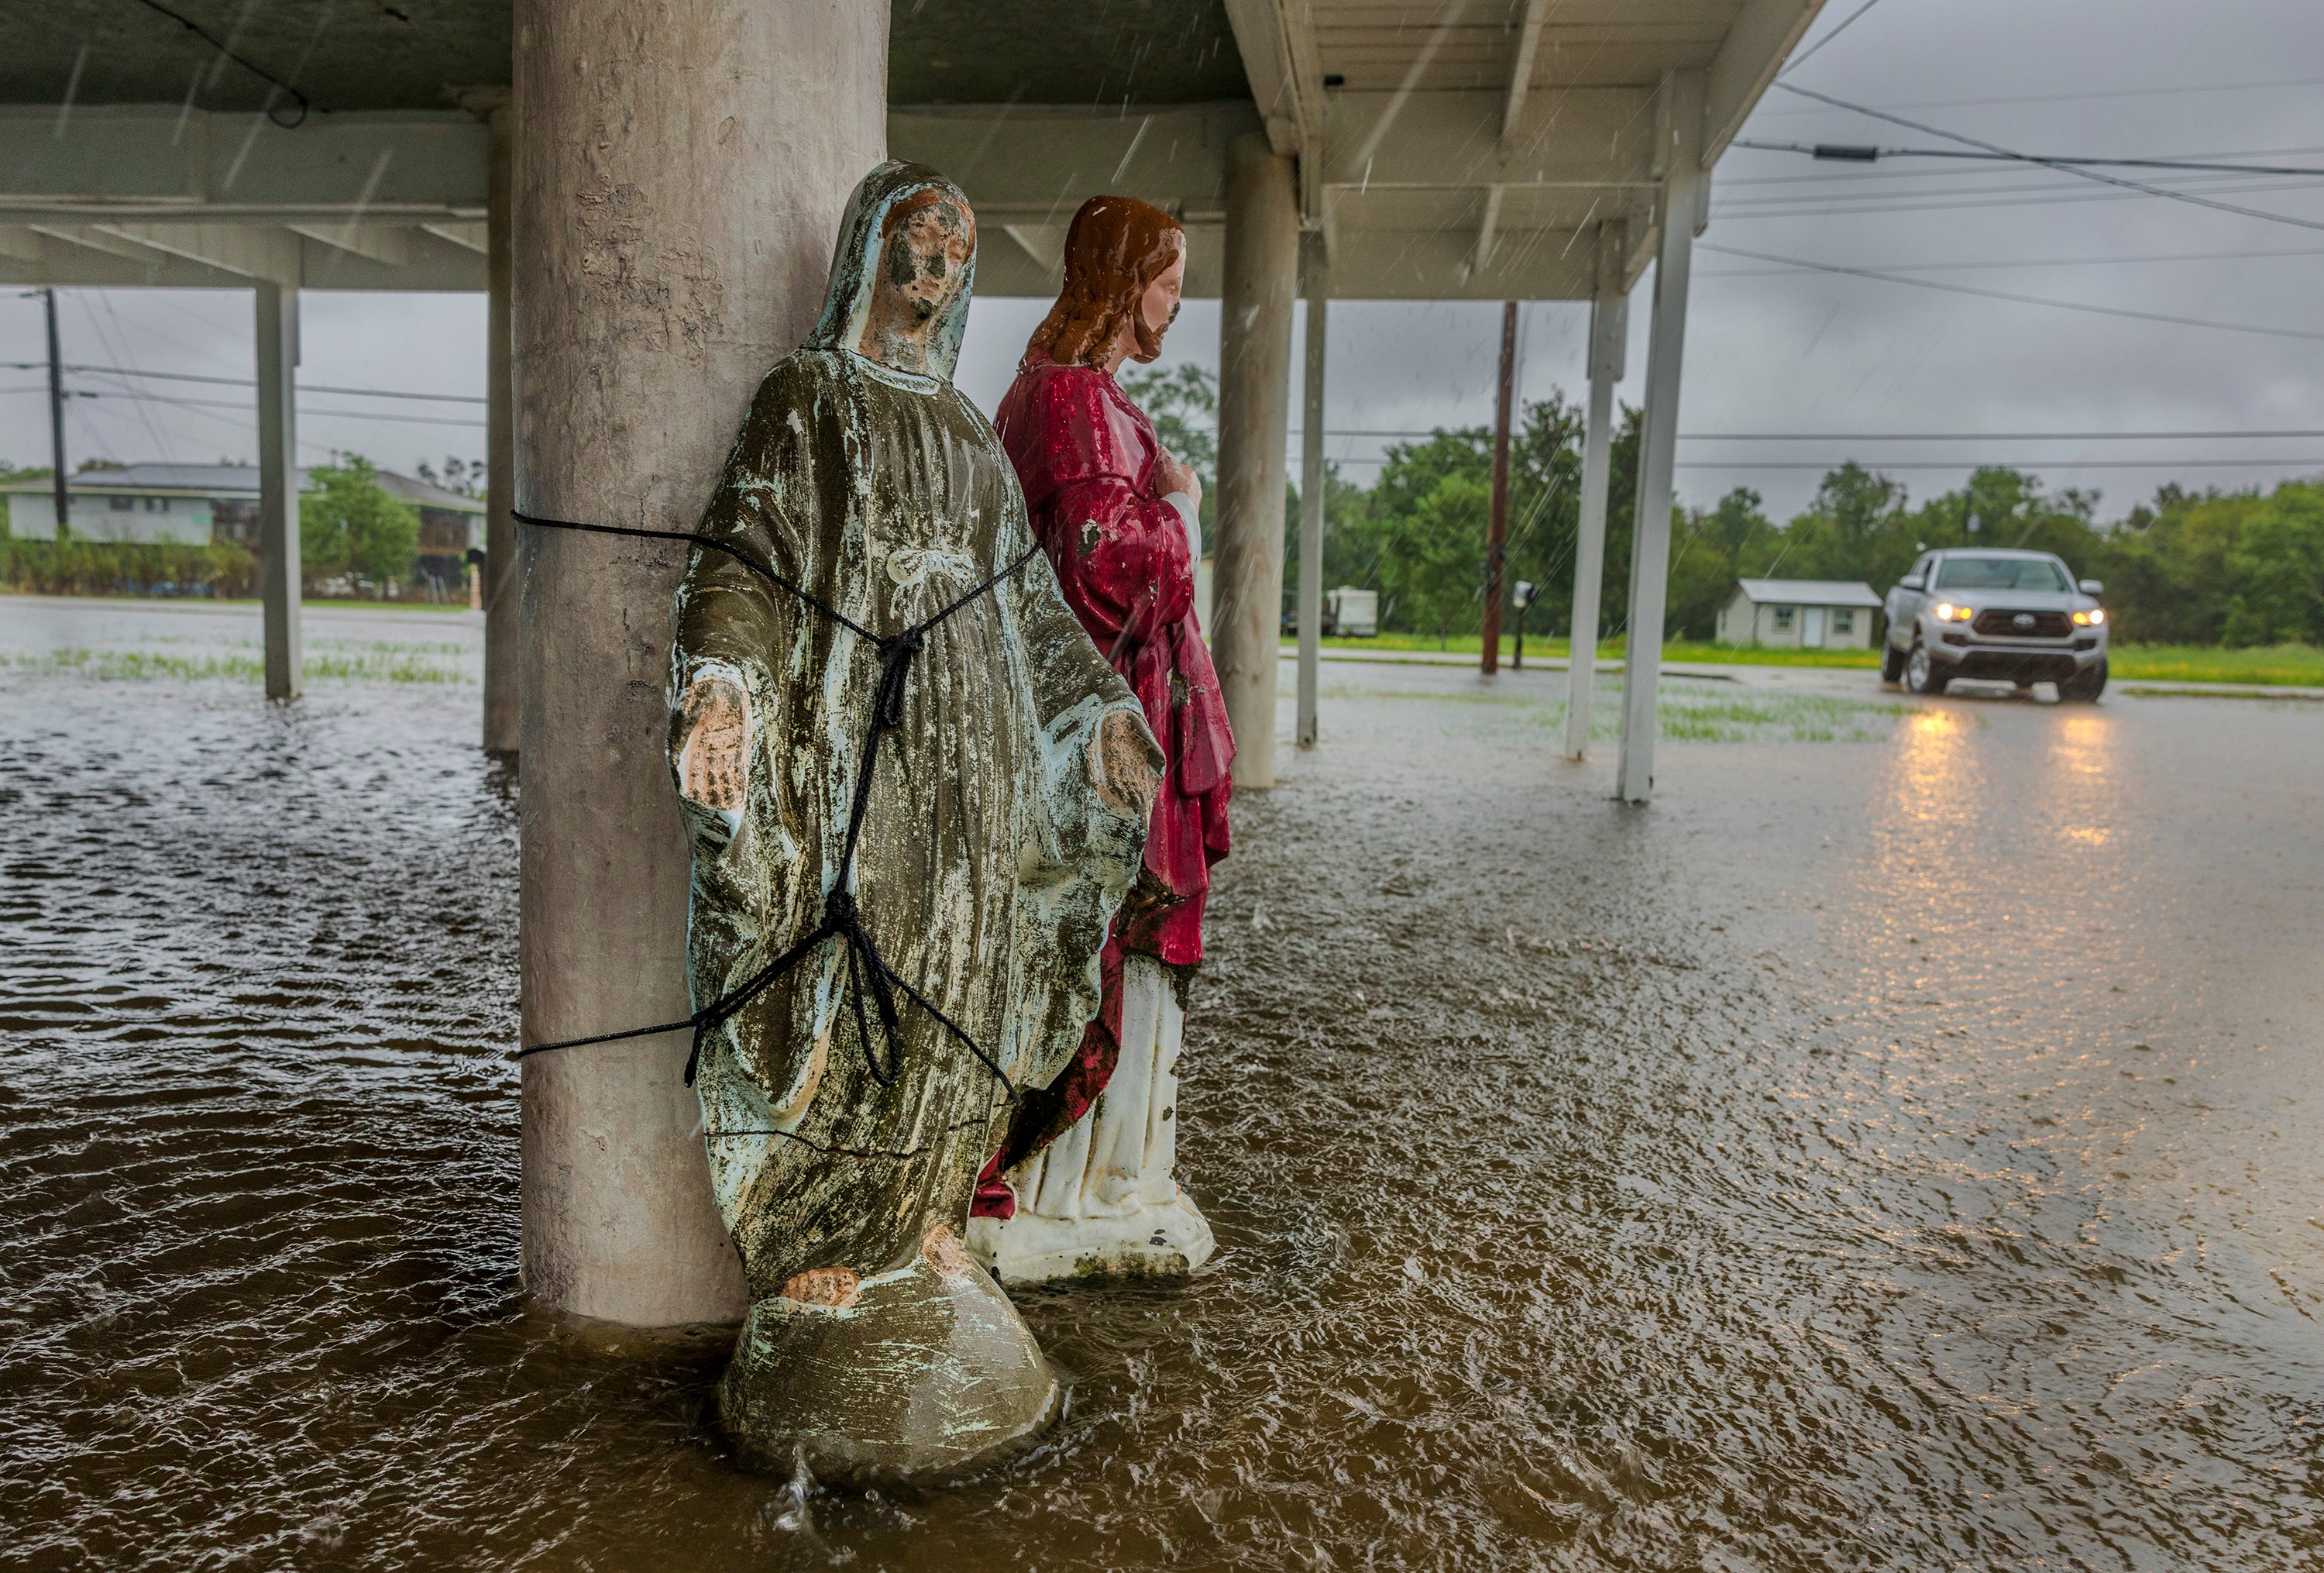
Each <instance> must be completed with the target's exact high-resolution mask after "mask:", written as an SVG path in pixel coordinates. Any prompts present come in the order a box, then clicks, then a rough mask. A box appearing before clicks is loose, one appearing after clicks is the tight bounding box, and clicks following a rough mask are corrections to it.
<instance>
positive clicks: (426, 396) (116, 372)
mask: <svg viewBox="0 0 2324 1573" xmlns="http://www.w3.org/2000/svg"><path fill="white" fill-rule="evenodd" d="M48 364H49V363H48V362H46V361H27V360H12V361H0V365H5V366H6V367H7V368H8V369H10V370H12V371H32V370H36V369H38V368H39V367H41V366H44V365H48ZM64 369H65V370H67V371H69V372H88V373H92V374H95V375H103V376H109V377H151V378H154V379H156V380H158V381H161V382H170V383H212V384H217V385H218V386H220V387H227V388H254V387H256V386H257V385H258V379H257V378H255V377H206V376H198V375H195V374H194V373H192V372H149V371H141V370H139V369H138V368H137V367H135V366H118V365H69V366H67V367H65V368H64ZM297 387H298V390H299V392H300V393H345V394H352V395H355V396H357V397H361V398H365V399H421V400H425V401H427V402H429V403H438V404H482V403H486V400H485V399H484V395H483V394H481V393H407V392H405V391H403V390H402V389H400V388H335V387H332V386H329V385H328V384H323V383H300V384H297ZM381 419H382V420H384V419H386V417H384V416H382V417H381Z"/></svg>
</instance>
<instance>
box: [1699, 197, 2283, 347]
mask: <svg viewBox="0 0 2324 1573" xmlns="http://www.w3.org/2000/svg"><path fill="white" fill-rule="evenodd" d="M2318 227H2319V228H2324V225H2319V226H2318ZM1695 244H1696V245H1697V247H1698V248H1699V249H1701V250H1703V251H1712V252H1717V253H1719V254H1720V255H1721V256H1739V257H1748V258H1749V259H1750V260H1751V261H1753V262H1765V263H1784V264H1788V265H1790V266H1793V267H1799V268H1805V269H1807V270H1809V271H1810V272H1812V273H1840V274H1842V275H1844V276H1846V277H1849V278H1856V279H1877V280H1879V281H1880V282H1882V283H1886V284H1909V285H1911V286H1912V287H1913V288H1914V289H1916V290H1941V291H1945V292H1946V293H1947V294H1950V295H1972V296H1975V297H1977V298H1978V299H1979V300H1986V301H2013V302H2015V303H2016V304H2018V305H2021V306H2050V307H2053V308H2055V309H2057V310H2061V311H2089V312H2093V313H2095V314H2097V315H2098V316H2100V317H2128V318H2132V319H2135V320H2137V321H2141V322H2170V323H2175V324H2177V325H2178V326H2180V327H2182V328H2219V329H2222V330H2224V331H2226V332H2228V333H2256V334H2260V335H2263V336H2264V337H2266V338H2305V339H2310V340H2324V333H2310V332H2309V331H2307V330H2306V329H2304V328H2263V327H2261V326H2259V325H2258V324H2256V323H2251V322H2217V321H2213V320H2212V319H2209V318H2205V317H2173V316H2171V315H2168V314H2167V313H2164V312H2160V311H2135V310H2130V309H2129V308H2128V307H2124V306H2098V305H2093V304H2091V303H2090V302H2089V301H2053V300H2052V299H2050V298H2049V297H2048V296H2045V295H2019V294H2015V293H2013V292H2011V291H2006V290H1983V289H1979V288H1978V287H1977V286H1975V285H1973V284H1949V283H1946V282H1943V281H1941V280H1939V279H1914V278H1907V277H1905V276H1904V274H1902V273H1882V272H1880V271H1879V270H1878V269H1877V268H1850V267H1842V266H1841V265H1840V264H1838V263H1819V262H1809V261H1807V260H1806V259H1805V258H1803V257H1795V256H1774V255H1771V254H1768V253H1766V252H1763V251H1745V250H1743V249H1742V248H1741V247H1739V246H1732V245H1711V244H1710V243H1709V242H1707V241H1697V242H1696V243H1695Z"/></svg>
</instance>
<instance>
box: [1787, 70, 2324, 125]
mask: <svg viewBox="0 0 2324 1573" xmlns="http://www.w3.org/2000/svg"><path fill="white" fill-rule="evenodd" d="M2269 88H2324V77H2276V78H2272V79H2269V80H2266V81H2262V82H2209V83H2200V84H2197V85H2195V86H2192V87H2188V86H2177V85H2174V86H2172V87H2168V88H2099V89H2098V90H2097V91H2094V92H2089V93H2018V94H2014V95H2002V96H2000V97H1986V98H1914V99H1910V100H1907V101H1906V102H1904V103H1903V104H1900V105H1898V106H1897V107H1898V108H1900V109H1970V108H1982V107H1984V106H1987V105H1992V104H2077V103H2081V102H2084V101H2086V100H2089V99H2093V98H2159V97H2172V96H2174V95H2177V94H2181V93H2258V92H2264V91H2266V90H2267V89H2269ZM1761 113H1763V114H1764V115H1765V116H1766V117H1767V118H1769V119H1775V120H1792V119H1796V118H1798V117H1799V116H1803V115H1813V114H1816V113H1817V111H1816V110H1813V109H1770V110H1764V111H1762V112H1761Z"/></svg>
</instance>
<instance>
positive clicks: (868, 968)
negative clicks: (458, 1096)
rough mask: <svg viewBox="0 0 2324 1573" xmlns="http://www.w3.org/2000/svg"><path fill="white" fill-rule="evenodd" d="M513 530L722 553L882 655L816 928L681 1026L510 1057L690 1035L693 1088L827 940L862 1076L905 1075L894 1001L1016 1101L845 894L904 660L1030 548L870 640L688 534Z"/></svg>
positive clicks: (991, 1062)
mask: <svg viewBox="0 0 2324 1573" xmlns="http://www.w3.org/2000/svg"><path fill="white" fill-rule="evenodd" d="M509 512H510V513H511V514H512V515H513V516H514V517H515V518H516V519H517V520H518V521H519V522H520V523H525V524H530V525H534V526H536V527H538V528H540V529H543V530H579V531H584V532H587V533H589V534H592V535H630V536H635V537H638V538H639V539H641V540H646V541H687V542H689V543H691V544H693V545H696V546H701V547H707V548H708V549H710V550H711V551H721V552H724V553H725V554H726V555H727V556H728V557H731V558H733V560H735V561H736V562H739V563H741V564H742V566H743V567H744V568H746V569H750V570H751V571H752V573H754V574H757V575H758V576H759V577H760V578H762V579H765V580H766V581H767V582H768V583H769V584H770V585H774V586H776V587H778V588H781V589H784V590H788V592H789V593H790V594H792V595H794V596H796V597H798V598H799V599H800V600H801V601H804V602H805V603H806V604H807V605H808V606H812V607H814V608H815V609H816V611H818V612H820V613H822V614H823V615H825V616H826V617H828V618H830V619H831V620H832V621H833V622H835V623H836V624H838V625H840V626H841V627H843V628H845V629H847V630H848V631H849V632H850V633H852V634H855V635H856V636H857V637H859V638H862V639H865V640H869V641H870V642H871V646H872V648H873V649H875V650H877V651H878V652H879V654H880V681H879V684H878V686H877V687H876V688H874V689H872V693H871V721H870V724H869V725H868V726H867V727H866V728H865V732H864V739H863V763H862V766H861V767H859V768H858V769H857V771H856V773H855V794H854V798H853V801H852V802H851V804H850V805H849V808H848V813H847V839H846V842H845V844H844V847H842V849H841V851H840V855H839V869H838V872H837V874H835V875H834V877H833V880H832V885H831V890H830V892H829V893H827V894H825V897H824V898H823V921H821V922H820V923H818V924H817V925H816V927H815V929H814V930H812V931H810V932H809V933H808V934H807V937H806V938H805V939H801V940H800V941H799V942H798V944H796V945H794V946H792V947H791V948H789V949H788V950H786V951H784V952H783V953H782V954H781V955H780V956H778V957H776V958H774V959H773V960H772V961H770V962H769V963H767V965H766V966H764V967H761V968H760V969H759V970H758V971H756V972H754V973H752V975H751V976H749V977H747V978H745V979H743V980H742V982H741V983H740V984H737V985H735V986H734V987H733V988H731V989H729V990H727V991H726V992H725V993H724V994H723V995H719V996H718V997H717V998H716V999H715V1000H713V1001H711V1002H710V1003H709V1004H706V1005H705V1006H703V1007H702V1008H701V1009H700V1010H698V1011H696V1012H695V1013H693V1014H692V1015H690V1016H688V1017H687V1018H686V1019H685V1020H683V1021H678V1022H662V1023H660V1024H659V1025H658V1026H652V1027H632V1028H631V1029H630V1030H629V1031H627V1032H600V1033H598V1034H596V1035H595V1036H594V1037H589V1038H567V1039H566V1040H565V1041H562V1042H557V1043H534V1044H531V1045H530V1046H528V1047H524V1048H520V1049H519V1050H517V1058H518V1059H525V1058H526V1057H528V1056H530V1055H534V1054H548V1053H551V1052H553V1051H555V1050H559V1049H581V1048H586V1047H587V1046H588V1045H590V1044H592V1043H614V1042H619V1041H622V1039H625V1038H650V1037H653V1036H655V1035H656V1034H658V1033H661V1032H679V1031H690V1032H692V1033H693V1035H694V1041H693V1046H692V1049H691V1050H690V1051H689V1052H688V1053H687V1057H686V1085H687V1086H688V1087H692V1086H693V1085H694V1073H695V1071H696V1069H697V1068H698V1067H699V1066H700V1064H701V1062H702V1043H703V1040H704V1039H705V1037H706V1036H708V1034H709V1033H710V1032H711V1030H712V1029H713V1028H715V1027H716V1026H718V1025H719V1024H720V1023H721V1022H725V1021H726V1020H727V1019H728V1018H730V1017H732V1016H733V1015H734V1014H735V1013H737V1012H739V1011H740V1010H742V1007H743V1006H744V1005H746V1004H750V1003H751V1001H752V1000H753V999H754V998H756V997H757V996H758V995H760V994H761V992H762V991H764V990H765V989H766V988H767V987H769V986H770V985H772V984H774V983H775V982H777V981H778V980H779V979H780V978H781V977H782V976H784V975H785V974H787V973H788V972H789V971H790V970H791V969H792V968H793V967H797V966H798V964H799V963H800V962H802V961H804V960H806V959H807V957H808V956H809V955H810V954H812V953H813V952H814V950H815V949H816V947H817V946H819V945H821V944H822V943H823V942H824V941H825V940H826V939H837V940H839V941H840V942H841V943H842V944H843V945H844V946H845V947H846V950H847V992H848V999H849V1003H850V1004H851V1005H852V1007H853V1011H854V1014H855V1034H856V1041H858V1042H859V1043H860V1044H861V1045H862V1050H863V1065H864V1069H867V1070H869V1071H870V1072H871V1079H872V1080H874V1081H876V1082H878V1083H879V1084H880V1085H881V1087H893V1086H894V1085H895V1083H896V1078H897V1077H898V1076H899V1075H901V1074H902V1073H903V1068H904V1051H903V1049H902V1048H901V1046H900V1045H899V1044H898V1043H897V1041H896V1032H897V1029H898V1027H899V1025H900V1023H901V1021H902V1013H901V1012H900V1011H899V1009H898V1006H897V995H899V994H900V995H902V996H903V997H904V999H905V1000H907V1001H908V1002H909V1003H910V1004H916V1005H918V1006H919V1008H920V1009H921V1010H923V1011H925V1012H926V1013H927V1014H928V1015H929V1016H930V1017H932V1018H933V1019H934V1020H935V1021H936V1024H937V1025H939V1026H941V1027H942V1028H944V1030H945V1032H950V1033H951V1034H952V1035H953V1036H954V1037H955V1038H957V1039H959V1040H960V1041H961V1042H962V1043H964V1044H965V1045H966V1046H967V1048H968V1051H969V1052H970V1053H971V1054H973V1055H975V1056H976V1058H977V1059H979V1060H980V1061H982V1064H983V1066H984V1068H985V1069H987V1070H989V1071H991V1073H992V1076H993V1079H995V1080H996V1081H998V1082H1000V1083H1001V1090H1002V1091H1004V1092H1005V1093H1007V1094H1008V1095H1009V1101H1010V1103H1012V1104H1013V1103H1015V1102H1017V1101H1018V1098H1019V1093H1018V1091H1017V1085H1016V1083H1014V1082H1012V1081H1010V1079H1009V1073H1008V1072H1007V1071H1005V1070H1003V1069H1001V1066H1000V1063H999V1062H998V1061H997V1060H995V1059H993V1058H992V1056H991V1055H990V1054H987V1053H986V1052H985V1051H984V1050H982V1048H980V1047H979V1046H978V1045H977V1041H976V1040H975V1039H973V1038H972V1037H970V1036H969V1035H968V1033H967V1032H965V1031H964V1029H963V1028H962V1027H961V1026H960V1024H959V1023H958V1022H954V1020H953V1019H952V1018H951V1017H950V1016H947V1015H945V1013H943V1012H942V1011H940V1010H938V1009H936V1006H935V1005H934V1004H931V1003H930V1002H929V1001H928V999H927V996H926V995H922V994H921V993H920V992H919V991H918V989H916V988H914V987H913V986H912V985H910V984H908V983H907V982H905V981H904V978H903V976H902V974H900V973H899V972H897V971H896V969H895V968H894V967H890V966H889V965H888V963H887V961H886V959H885V958H882V957H881V954H880V947H879V946H878V945H877V944H875V943H873V941H872V939H871V930H869V929H867V928H866V927H864V924H863V915H862V911H861V910H860V909H858V908H857V906H856V904H855V893H854V892H853V890H851V889H850V888H849V886H850V885H851V884H853V878H854V871H855V846H856V842H857V841H858V840H859V839H860V838H861V837H862V834H863V819H864V816H865V814H866V813H867V812H868V811H869V810H870V809H871V774H872V772H873V770H874V769H875V768H876V767H877V766H878V764H879V762H880V737H881V734H882V733H885V732H890V731H892V730H894V729H896V728H897V727H899V726H902V725H903V724H904V685H905V681H906V680H907V679H908V677H909V676H910V675H911V670H912V658H913V657H915V656H917V655H918V654H919V652H921V651H922V650H924V649H926V648H927V636H928V632H929V630H931V629H933V628H934V627H936V625H937V624H939V623H942V622H943V621H944V620H945V618H947V617H949V616H951V615H953V614H954V612H957V611H959V610H960V609H961V608H962V607H963V606H967V605H968V604H969V603H970V602H971V601H973V600H975V599H976V598H977V597H980V596H982V595H983V594H985V593H986V592H987V591H989V590H991V589H992V588H994V587H995V586H997V585H999V584H1000V583H1001V580H1003V579H1005V578H1008V577H1009V576H1010V574H1013V573H1015V572H1016V571H1017V570H1018V569H1020V568H1022V567H1024V566H1025V565H1026V564H1027V563H1028V562H1030V561H1031V560H1033V557H1034V555H1035V554H1036V553H1037V552H1038V551H1040V550H1041V549H1040V547H1039V545H1038V544H1035V545H1032V546H1028V547H1027V548H1026V549H1025V551H1024V553H1023V555H1021V556H1019V558H1017V560H1015V561H1013V562H1011V563H1010V564H1009V565H1008V566H1007V567H1006V568H1003V569H1001V570H1000V571H999V572H997V573H995V574H993V575H992V577H991V578H988V579H986V580H985V581H984V582H983V583H982V584H980V585H978V586H977V587H976V588H974V589H973V590H971V591H969V592H968V593H967V594H966V595H964V596H963V597H960V598H959V599H958V600H956V601H954V602H953V603H952V604H951V605H950V606H945V608H944V609H943V610H942V611H940V612H938V613H936V615H934V616H930V617H923V618H922V619H921V620H920V621H918V622H917V623H915V624H913V625H911V626H909V627H908V628H901V629H899V630H898V631H897V632H895V633H893V634H874V633H872V632H871V630H870V629H869V628H866V627H864V626H863V625H862V624H861V623H858V622H856V621H854V620H853V618H851V617H849V616H848V615H846V614H845V613H844V612H841V611H840V610H839V609H838V608H837V607H835V606H832V605H831V604H830V603H828V602H826V601H825V600H823V599H821V598H820V597H816V595H814V594H813V593H811V592H810V591H808V590H807V589H806V588H804V587H802V586H800V585H798V584H795V583H793V582H792V581H791V580H789V579H787V578H784V577H783V576H782V575H780V574H779V573H777V572H776V571H775V570H774V569H771V568H770V567H768V566H767V565H766V564H765V563H762V562H761V561H760V560H758V559H756V558H755V557H752V555H751V554H750V553H748V552H746V551H742V548H740V547H738V546H736V545H735V544H734V543H733V542H732V541H720V540H717V539H715V538H714V537H712V536H708V535H704V534H701V533H699V532H695V531H690V530H635V529H630V528H628V527H626V526H622V525H615V524H583V523H576V521H574V520H571V519H544V518H541V517H539V516H538V515H537V514H527V513H524V512H522V511H521V510H519V509H513V508H512V509H511V510H509ZM867 993H869V994H870V995H871V1012H870V1013H866V1011H865V1009H864V1004H863V996H864V995H865V994H867ZM873 1015H876V1016H878V1018H879V1021H880V1032H881V1039H882V1040H883V1041H884V1042H885V1044H886V1048H887V1061H888V1062H887V1064H886V1065H885V1066H884V1067H883V1066H881V1063H880V1055H879V1054H878V1053H877V1052H876V1051H875V1050H873V1048H872V1046H871V1017H872V1016H873Z"/></svg>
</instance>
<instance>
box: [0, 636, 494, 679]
mask: <svg viewBox="0 0 2324 1573" xmlns="http://www.w3.org/2000/svg"><path fill="white" fill-rule="evenodd" d="M246 648H253V647H246ZM468 653H469V652H467V651H466V649H465V648H464V647H462V646H460V645H457V644H394V643H385V642H375V643H368V644H366V643H357V642H353V641H349V642H345V643H340V644H339V646H338V648H336V649H331V648H325V649H319V650H309V651H308V652H306V656H305V659H304V660H303V661H302V662H300V670H301V671H303V672H304V674H305V676H306V679H307V680H308V681H309V682H389V683H448V684H465V683H473V682H475V678H473V677H471V676H470V675H469V674H468V673H467V672H466V671H465V670H463V667H462V665H461V664H460V662H459V661H458V660H457V659H455V658H460V657H465V656H466V655H467V654H468ZM5 662H6V663H7V664H8V665H9V666H12V667H14V669H15V670H16V671H20V672H23V673H25V674H27V675H29V676H33V677H83V678H94V679H96V680H98V681H100V682H146V681H156V680H174V681H180V682H236V683H258V682H263V681H265V680H266V662H265V659H264V658H263V656H260V655H250V654H244V653H242V652H238V651H237V652H230V653H226V654H217V655H171V654H166V653H163V652H158V651H150V650H57V651H49V652H42V653H39V654H33V653H29V652H15V653H13V654H10V655H7V656H6V657H5Z"/></svg>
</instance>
